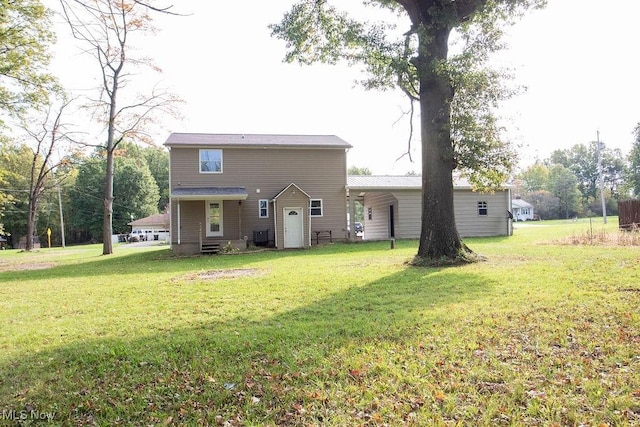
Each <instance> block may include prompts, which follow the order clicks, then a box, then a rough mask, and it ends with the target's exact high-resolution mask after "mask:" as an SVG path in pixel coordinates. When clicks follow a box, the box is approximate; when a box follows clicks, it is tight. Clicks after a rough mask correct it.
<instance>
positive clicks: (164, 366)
mask: <svg viewBox="0 0 640 427" xmlns="http://www.w3.org/2000/svg"><path fill="white" fill-rule="evenodd" d="M354 250H357V249H354ZM156 255H157V254H156ZM130 256H131V257H134V258H135V259H136V260H148V259H149V257H151V259H153V256H155V255H152V254H132V255H130ZM259 256H265V255H259ZM267 256H269V255H267ZM293 256H304V253H303V254H302V255H297V254H294V255H293ZM246 259H251V257H247V258H245V261H242V260H241V258H240V257H238V258H236V259H234V257H225V261H224V262H225V266H226V267H229V266H232V265H242V264H243V263H244V264H246ZM103 263H108V262H107V261H102V260H100V261H97V266H96V265H94V266H95V267H98V268H105V267H104V266H101V264H103ZM91 264H96V263H91ZM60 268H61V269H62V272H61V273H62V274H63V275H64V274H70V275H71V274H75V273H74V272H72V271H66V270H65V267H60ZM491 287H492V283H490V282H487V281H486V280H485V279H484V278H482V277H480V276H476V275H474V274H469V273H466V272H465V271H464V270H463V269H419V268H406V269H404V270H401V271H400V272H397V273H395V274H391V275H388V276H386V277H384V278H382V279H379V280H376V281H373V282H371V283H367V284H364V285H358V286H351V287H349V288H348V289H344V290H342V291H340V292H336V293H333V294H331V295H329V296H325V297H323V298H320V299H318V300H316V301H314V302H312V303H310V304H306V305H302V306H299V307H297V308H294V309H291V310H287V311H281V312H277V313H274V314H273V315H271V316H264V317H260V318H254V317H251V316H250V315H247V316H236V317H233V318H227V319H225V320H223V321H209V322H203V323H201V324H197V325H190V326H189V327H182V328H174V329H171V330H168V331H166V332H165V333H152V334H147V335H145V334H144V333H142V334H134V335H133V336H130V337H122V338H120V339H114V338H94V339H91V338H86V337H78V340H77V341H75V342H73V343H71V344H66V345H63V346H60V347H58V348H55V349H52V350H47V351H42V352H39V353H36V354H30V355H26V356H25V355H22V356H21V357H19V358H14V359H13V360H11V361H9V362H8V363H6V364H4V365H2V366H1V367H0V392H1V393H0V396H1V397H0V407H2V408H10V409H14V410H16V411H30V410H32V409H35V410H37V411H39V412H41V413H46V412H55V413H56V416H55V419H54V421H53V424H52V425H113V424H129V425H149V424H157V423H162V422H164V423H166V424H181V425H182V424H186V425H196V424H198V423H200V424H205V425H206V424H221V423H224V422H228V423H229V424H228V425H240V424H249V425H256V424H296V423H297V421H296V420H298V421H299V417H300V416H302V411H301V410H300V407H302V406H303V405H305V404H309V405H310V404H312V403H314V402H315V403H316V404H319V405H320V406H322V407H326V406H327V405H328V406H331V405H330V403H329V402H326V401H325V402H324V403H323V401H322V399H331V398H335V397H336V396H339V395H340V393H342V396H343V397H344V398H349V396H352V395H353V394H354V393H356V394H357V393H361V392H363V391H362V390H360V389H359V385H358V384H359V381H360V379H359V377H360V376H362V375H376V373H375V372H374V371H373V368H372V367H371V366H370V365H368V363H369V362H368V361H367V360H365V359H363V360H358V359H357V356H355V358H354V355H353V353H352V352H349V351H346V350H345V349H347V348H351V347H353V346H359V347H363V348H366V347H370V346H373V347H376V348H385V347H388V348H390V349H391V348H392V347H393V346H394V345H396V344H397V343H399V342H403V341H404V340H405V339H406V338H407V336H412V335H415V334H418V335H420V334H422V335H424V336H425V338H424V339H428V338H426V337H428V336H429V334H430V332H429V329H430V328H431V327H433V326H434V325H438V324H441V323H442V322H450V321H452V319H455V316H452V313H455V310H457V308H456V307H457V306H458V305H459V304H461V303H463V302H465V301H470V300H472V299H474V298H481V297H483V296H484V295H486V294H487V292H489V291H490V289H491ZM255 298H258V299H259V298H263V299H268V298H271V296H270V295H269V294H264V295H255ZM292 298H295V296H292ZM356 353H357V352H356ZM392 353H393V351H392V350H390V353H389V357H393V354H392ZM405 362H406V363H408V361H402V360H398V361H396V362H394V363H396V364H397V365H398V366H401V365H402V364H403V363H405ZM365 373H366V374H365ZM336 387H338V388H343V390H342V392H338V394H337V395H336V394H335V393H334V392H335V388H336ZM330 389H331V390H333V391H330ZM358 390H360V391H358ZM380 392H382V391H380ZM322 396H325V397H322ZM326 396H333V397H326ZM321 412H322V411H320V412H318V413H317V414H315V415H314V416H313V417H315V418H314V422H316V423H320V424H322V423H325V422H329V421H330V420H332V419H333V420H334V421H333V422H336V423H340V421H339V420H340V415H336V414H334V415H331V414H329V413H321ZM343 415H344V414H343ZM334 416H335V417H337V418H334ZM336 420H337V421H336ZM28 421H29V420H27V423H28Z"/></svg>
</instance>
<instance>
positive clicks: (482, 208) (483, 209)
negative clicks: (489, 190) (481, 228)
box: [478, 202, 489, 216]
mask: <svg viewBox="0 0 640 427" xmlns="http://www.w3.org/2000/svg"><path fill="white" fill-rule="evenodd" d="M488 213H489V209H488V208H487V202H478V215H480V216H487V215H488Z"/></svg>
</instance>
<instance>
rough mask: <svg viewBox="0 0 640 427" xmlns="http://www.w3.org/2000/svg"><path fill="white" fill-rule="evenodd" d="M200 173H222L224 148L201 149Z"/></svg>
mask: <svg viewBox="0 0 640 427" xmlns="http://www.w3.org/2000/svg"><path fill="white" fill-rule="evenodd" d="M200 173H222V150H219V149H216V150H213V149H202V150H200Z"/></svg>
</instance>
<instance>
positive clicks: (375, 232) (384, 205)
mask: <svg viewBox="0 0 640 427" xmlns="http://www.w3.org/2000/svg"><path fill="white" fill-rule="evenodd" d="M390 205H394V206H395V205H397V201H396V199H395V198H394V197H393V195H392V194H390V193H367V194H366V195H365V197H364V222H363V226H364V238H365V239H367V240H383V239H388V238H389V206H390ZM369 208H371V219H369ZM398 220H399V218H398V214H397V209H396V214H395V223H396V230H397V226H398ZM396 237H397V236H396Z"/></svg>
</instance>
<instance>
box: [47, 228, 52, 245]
mask: <svg viewBox="0 0 640 427" xmlns="http://www.w3.org/2000/svg"><path fill="white" fill-rule="evenodd" d="M47 240H48V241H49V249H51V229H50V228H47Z"/></svg>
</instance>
